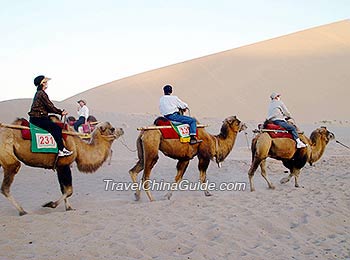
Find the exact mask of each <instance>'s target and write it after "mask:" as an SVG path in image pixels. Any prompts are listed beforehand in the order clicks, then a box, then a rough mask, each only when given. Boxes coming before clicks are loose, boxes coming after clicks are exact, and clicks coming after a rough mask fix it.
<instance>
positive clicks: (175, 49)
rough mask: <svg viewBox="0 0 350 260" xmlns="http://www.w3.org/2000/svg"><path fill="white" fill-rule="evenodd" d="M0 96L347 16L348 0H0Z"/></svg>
mask: <svg viewBox="0 0 350 260" xmlns="http://www.w3.org/2000/svg"><path fill="white" fill-rule="evenodd" d="M0 6H1V9H0V35H1V40H0V88H1V90H2V93H1V95H0V101H4V100H10V99H18V98H32V97H33V96H34V94H35V91H36V87H35V86H34V84H33V79H34V78H35V77H36V76H38V75H45V76H47V77H50V78H52V80H51V81H50V84H49V87H48V89H47V93H48V95H49V97H50V99H51V100H56V101H61V100H64V99H66V98H69V97H71V96H73V95H76V94H78V93H81V92H83V91H85V90H88V89H91V88H93V87H96V86H99V85H102V84H105V83H108V82H111V81H114V80H118V79H121V78H124V77H128V76H132V75H135V74H138V73H142V72H145V71H149V70H153V69H157V68H161V67H164V66H168V65H172V64H176V63H179V62H183V61H187V60H190V59H194V58H198V57H202V56H206V55H210V54H214V53H217V52H221V51H225V50H229V49H233V48H237V47H241V46H244V45H247V44H252V43H256V42H259V41H263V40H267V39H271V38H274V37H279V36H282V35H286V34H290V33H293V32H297V31H300V30H304V29H309V28H312V27H316V26H320V25H325V24H329V23H333V22H337V21H341V20H345V19H349V13H350V3H349V1H348V0H333V1H331V0H307V1H305V0H246V1H243V0H215V1H214V0H173V1H170V0H128V1H125V0H123V1H122V0H94V1H93V0H60V1H47V0H13V1H8V0H0Z"/></svg>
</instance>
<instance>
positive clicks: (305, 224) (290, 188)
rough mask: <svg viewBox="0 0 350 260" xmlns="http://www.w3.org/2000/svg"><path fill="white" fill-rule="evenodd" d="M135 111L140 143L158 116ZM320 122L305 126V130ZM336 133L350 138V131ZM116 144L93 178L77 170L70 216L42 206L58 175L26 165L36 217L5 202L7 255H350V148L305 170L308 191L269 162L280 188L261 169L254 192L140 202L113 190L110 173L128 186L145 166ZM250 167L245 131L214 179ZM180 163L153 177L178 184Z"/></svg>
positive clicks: (20, 186) (22, 191) (186, 194)
mask: <svg viewBox="0 0 350 260" xmlns="http://www.w3.org/2000/svg"><path fill="white" fill-rule="evenodd" d="M133 117H134V118H133V119H134V120H133V119H131V120H130V121H124V122H122V123H121V124H122V125H123V127H124V128H125V130H126V134H125V140H124V142H126V143H127V144H128V146H129V147H130V148H131V149H134V148H135V145H134V141H135V138H136V135H137V131H136V130H135V129H134V127H135V126H136V124H138V126H142V125H144V124H146V123H147V122H148V121H149V120H150V118H151V116H148V117H141V116H139V118H138V120H135V119H136V118H137V117H138V116H135V115H134V116H133ZM119 119H121V118H119ZM123 120H125V118H123ZM206 120H208V121H210V120H209V119H206ZM204 121H205V120H204ZM202 122H203V120H202ZM220 122H221V121H220V120H214V119H211V121H210V123H211V126H210V127H209V128H208V131H209V132H211V133H217V132H218V131H219V127H220V124H221V123H220ZM316 127H317V126H314V125H312V126H305V132H306V133H307V134H308V135H309V133H310V132H311V130H312V129H315V128H316ZM329 129H330V130H331V131H333V132H334V133H335V134H336V137H337V139H338V140H339V141H342V142H344V143H346V144H349V143H350V138H349V136H350V135H349V133H350V128H349V127H344V126H332V125H331V126H329ZM250 130H251V129H250ZM250 130H248V135H247V137H248V139H251V136H252V134H250V133H251V131H250ZM113 150H114V154H113V158H112V163H111V165H108V164H107V163H106V164H105V165H103V167H101V168H100V169H99V170H98V171H97V172H96V173H94V174H83V173H79V172H78V170H77V168H76V165H73V166H72V172H73V185H74V194H73V196H72V198H71V203H72V204H73V206H74V208H75V209H76V210H75V211H70V212H66V211H65V210H64V206H63V205H60V206H59V207H58V208H56V209H48V208H42V207H41V205H42V204H43V203H44V202H47V201H50V200H53V199H55V200H56V199H57V198H58V197H59V196H60V191H59V186H58V182H57V179H56V176H55V172H53V171H52V170H44V169H37V168H30V167H27V166H22V169H21V171H20V173H19V174H18V175H17V176H16V179H15V182H14V184H13V186H12V194H13V195H14V196H15V198H16V199H17V200H18V201H19V202H20V203H21V204H22V206H23V207H24V208H25V210H27V211H28V212H29V214H28V215H25V216H23V217H19V216H18V215H17V211H16V210H15V209H14V208H13V207H12V205H10V203H9V202H8V201H7V200H5V198H4V197H2V198H1V199H0V205H1V206H0V215H1V224H0V259H162V260H163V259H196V260H197V259H350V242H349V241H350V240H349V234H350V225H349V224H350V223H349V221H350V220H349V219H350V218H349V216H350V191H349V185H350V174H349V171H350V170H349V165H350V164H349V160H350V151H349V150H347V149H346V148H344V147H342V146H340V145H338V144H336V143H335V142H332V143H330V144H329V145H328V147H327V149H326V152H325V154H324V156H323V157H322V158H321V160H320V161H318V162H317V163H316V164H315V165H314V166H312V167H311V166H306V167H305V168H304V169H303V170H302V174H301V177H300V184H301V186H302V187H301V188H298V189H297V188H295V187H294V183H293V182H290V183H288V184H285V185H282V184H280V183H279V180H280V179H281V178H282V177H284V176H285V175H286V173H284V170H285V168H284V167H283V165H282V164H281V162H278V161H275V160H268V174H269V177H270V179H271V180H272V182H273V183H274V184H275V185H276V189H275V190H269V189H267V185H266V183H265V181H264V180H263V178H262V177H261V176H260V173H259V170H258V172H257V173H256V176H255V179H254V180H255V184H256V192H254V193H251V192H250V191H249V185H248V184H247V186H246V190H245V191H213V192H212V194H213V196H211V197H205V196H204V194H203V192H202V191H176V192H174V194H173V197H172V198H171V200H167V199H165V198H164V195H165V193H166V191H154V192H153V195H154V197H155V199H156V201H155V202H152V203H151V202H149V201H148V198H147V196H146V194H145V193H144V192H142V194H141V200H140V201H138V202H136V201H134V197H133V191H130V190H128V191H125V190H124V191H116V190H113V191H112V190H111V189H109V190H107V191H106V190H105V188H106V181H104V180H107V179H110V180H113V181H114V182H118V183H119V182H124V183H129V182H130V178H129V174H128V170H129V169H130V168H131V167H132V166H133V165H134V163H135V162H136V153H133V152H130V151H129V150H128V149H127V148H126V147H125V146H123V145H122V143H121V142H119V141H117V142H115V143H114V145H113ZM197 162H198V161H197V159H194V160H193V161H192V162H191V164H190V166H189V168H188V170H187V172H186V174H185V178H186V179H187V180H188V181H190V182H193V183H196V182H197V180H198V177H199V176H198V170H197ZM249 164H250V151H249V150H248V148H247V143H246V138H245V135H244V134H243V133H240V134H239V136H238V138H237V142H236V145H235V147H234V148H233V151H232V153H231V154H230V155H229V156H228V158H227V159H226V160H225V162H224V163H223V166H222V168H220V169H219V168H218V167H217V166H216V165H215V163H213V162H212V163H211V165H210V167H209V169H208V175H207V176H208V179H209V182H211V183H215V184H217V185H219V184H220V183H223V182H239V183H246V182H247V181H248V178H247V171H248V168H249ZM175 166H176V161H174V160H171V159H169V158H166V157H165V156H163V155H161V156H160V159H159V161H158V163H157V165H156V166H155V168H154V170H153V172H152V176H151V177H152V178H154V179H155V180H158V181H161V180H163V181H165V182H171V181H172V180H173V178H174V176H175ZM0 175H2V170H0ZM140 176H141V174H140Z"/></svg>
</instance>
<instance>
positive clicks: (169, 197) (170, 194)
mask: <svg viewBox="0 0 350 260" xmlns="http://www.w3.org/2000/svg"><path fill="white" fill-rule="evenodd" d="M172 196H173V194H172V193H170V192H168V193H167V194H165V196H164V197H165V198H166V199H168V200H170V199H171V197H172Z"/></svg>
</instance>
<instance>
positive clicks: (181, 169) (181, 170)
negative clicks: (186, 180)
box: [165, 160, 190, 200]
mask: <svg viewBox="0 0 350 260" xmlns="http://www.w3.org/2000/svg"><path fill="white" fill-rule="evenodd" d="M189 163H190V161H189V160H187V161H181V160H179V161H178V163H177V165H176V169H177V174H176V176H175V183H176V184H177V185H179V183H180V182H181V181H182V178H183V176H184V174H185V171H186V169H187V166H188V164H189ZM172 187H173V185H172ZM172 195H173V190H170V191H169V192H168V193H167V194H165V197H166V198H167V199H168V200H170V198H171V196H172Z"/></svg>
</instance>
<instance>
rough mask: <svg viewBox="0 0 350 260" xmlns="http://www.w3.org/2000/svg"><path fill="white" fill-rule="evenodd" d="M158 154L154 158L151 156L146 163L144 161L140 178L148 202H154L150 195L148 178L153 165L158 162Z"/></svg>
mask: <svg viewBox="0 0 350 260" xmlns="http://www.w3.org/2000/svg"><path fill="white" fill-rule="evenodd" d="M158 158H159V157H158V153H157V154H156V156H153V157H152V158H149V159H148V160H147V161H145V168H144V170H143V177H142V188H143V189H144V190H145V192H146V194H147V197H148V198H149V200H150V201H154V199H153V196H152V194H151V188H150V186H149V184H150V180H149V177H150V176H151V171H152V168H153V167H154V165H155V164H156V163H157V161H158Z"/></svg>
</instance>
